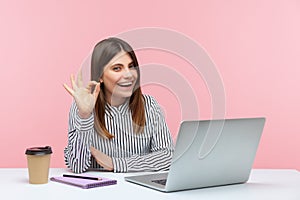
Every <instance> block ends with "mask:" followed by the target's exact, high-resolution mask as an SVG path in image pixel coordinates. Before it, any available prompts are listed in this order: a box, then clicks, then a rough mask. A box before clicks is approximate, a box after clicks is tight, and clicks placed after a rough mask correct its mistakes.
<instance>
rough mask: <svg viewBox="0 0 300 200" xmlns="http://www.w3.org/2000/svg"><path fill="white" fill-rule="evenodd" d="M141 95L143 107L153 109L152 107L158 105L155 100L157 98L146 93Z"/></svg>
mask: <svg viewBox="0 0 300 200" xmlns="http://www.w3.org/2000/svg"><path fill="white" fill-rule="evenodd" d="M143 97H144V101H145V107H146V109H147V108H148V109H151V108H152V109H153V108H155V109H156V108H158V107H159V104H158V102H157V100H156V99H155V98H154V97H153V96H151V95H148V94H143Z"/></svg>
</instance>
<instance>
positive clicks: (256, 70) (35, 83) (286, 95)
mask: <svg viewBox="0 0 300 200" xmlns="http://www.w3.org/2000/svg"><path fill="white" fill-rule="evenodd" d="M299 10H300V3H299V1H296V0H278V1H276V0H275V1H274V0H248V1H239V0H230V1H217V0H213V1H196V0H195V1H189V2H188V3H187V2H186V1H185V3H177V2H176V1H155V0H154V1H146V2H143V3H141V1H138V0H136V1H130V0H129V1H119V2H116V1H111V2H108V1H102V2H101V1H98V0H95V1H85V3H82V1H71V0H69V1H42V2H41V1H35V0H28V1H16V0H4V1H3V0H2V1H1V2H0V24H1V26H2V27H1V32H0V44H1V45H0V55H1V59H0V66H1V73H0V80H1V84H0V91H1V104H0V110H1V114H0V118H1V134H0V141H1V145H0V158H1V162H0V167H26V160H25V155H24V152H25V149H26V147H29V146H35V145H51V146H52V147H53V150H54V154H53V156H52V164H51V166H52V167H64V161H63V148H64V146H65V145H66V139H67V120H68V109H69V105H70V103H71V100H72V99H71V97H70V96H69V95H68V94H67V93H66V92H65V91H64V89H63V87H62V84H63V83H65V82H68V81H69V75H70V74H71V73H76V72H77V69H78V68H79V66H80V65H81V63H82V62H83V60H84V59H85V58H86V56H87V54H88V53H89V52H90V50H91V49H92V47H93V46H94V44H95V43H96V42H97V41H99V40H100V39H103V38H105V37H108V36H112V35H116V34H119V33H120V32H124V31H128V30H131V29H134V28H139V27H161V28H167V29H172V30H175V31H178V32H180V33H182V34H184V35H186V36H188V37H190V38H192V39H193V40H195V41H196V42H197V43H198V44H201V45H202V46H203V47H204V48H205V49H206V51H207V52H208V53H209V55H210V57H211V58H212V59H213V61H214V63H215V64H216V66H217V69H218V71H219V73H220V75H221V77H222V79H223V83H224V88H225V91H226V117H230V118H233V117H252V116H265V117H266V118H267V123H266V126H265V130H264V134H263V137H262V141H261V145H260V147H259V149H258V154H257V157H256V160H255V167H256V168H296V169H298V170H300V159H299V144H300V128H299V126H298V124H299V113H300V103H299V102H300V93H299V91H300V84H299V78H298V74H299V73H300V60H299V55H298V54H299V52H300V39H299V35H300V29H299V19H300V12H299ZM139 55H140V61H141V63H142V64H147V63H149V62H155V63H160V64H163V65H168V66H174V67H175V66H177V67H178V66H181V65H182V66H184V65H185V63H184V61H182V59H180V58H178V57H176V56H174V55H171V54H168V53H163V52H158V51H151V50H149V51H142V52H139ZM181 73H186V75H187V76H192V75H193V71H183V72H181ZM191 83H192V84H194V85H193V88H197V86H196V85H195V84H198V83H197V82H196V81H193V80H191ZM201 88H202V86H201V87H200V89H198V91H196V92H197V95H198V97H199V99H200V100H199V104H200V107H201V108H202V110H203V111H202V115H201V116H202V117H203V118H206V117H209V116H210V113H209V109H208V108H209V101H210V99H209V98H210V97H209V93H208V92H207V91H205V87H203V90H202V89H201ZM144 91H145V92H146V93H150V94H152V95H154V96H156V97H157V99H158V100H159V102H160V103H161V104H162V107H163V109H164V111H165V112H166V117H167V121H168V124H169V126H170V129H171V131H172V134H173V135H174V136H176V131H177V128H178V122H179V121H180V117H178V114H180V111H179V110H178V109H177V108H178V102H176V98H175V97H174V95H173V94H172V93H168V92H166V88H162V87H159V86H157V85H152V86H151V85H150V86H145V87H144ZM166 95H167V97H168V100H166V99H167V98H166ZM170 100H172V101H170ZM170 102H173V103H171V104H170ZM168 103H169V104H168ZM174 108H176V109H177V110H176V109H174ZM174 113H175V114H174ZM176 114H177V115H176Z"/></svg>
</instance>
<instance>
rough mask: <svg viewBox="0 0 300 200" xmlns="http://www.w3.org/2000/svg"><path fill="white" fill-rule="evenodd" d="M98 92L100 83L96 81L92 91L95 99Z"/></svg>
mask: <svg viewBox="0 0 300 200" xmlns="http://www.w3.org/2000/svg"><path fill="white" fill-rule="evenodd" d="M99 93H100V83H97V84H96V86H95V89H94V92H93V95H94V98H95V99H97V98H98V95H99Z"/></svg>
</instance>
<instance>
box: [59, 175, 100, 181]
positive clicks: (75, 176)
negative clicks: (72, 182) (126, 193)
mask: <svg viewBox="0 0 300 200" xmlns="http://www.w3.org/2000/svg"><path fill="white" fill-rule="evenodd" d="M63 177H69V178H82V179H89V180H96V181H99V180H101V179H102V178H97V177H90V176H78V175H71V174H63Z"/></svg>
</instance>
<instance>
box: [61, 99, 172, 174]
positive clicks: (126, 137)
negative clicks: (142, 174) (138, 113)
mask: <svg viewBox="0 0 300 200" xmlns="http://www.w3.org/2000/svg"><path fill="white" fill-rule="evenodd" d="M144 99H145V115H146V125H145V127H144V131H143V132H142V133H138V134H136V133H134V132H133V126H132V115H131V111H130V109H129V102H128V101H127V102H125V103H124V104H122V105H120V106H119V107H113V106H110V105H108V104H107V105H106V109H105V123H106V128H107V130H108V131H109V132H110V133H111V134H112V135H113V136H114V137H113V138H112V139H110V140H109V139H106V138H103V137H102V136H100V135H99V134H98V133H97V132H96V130H95V129H94V115H92V116H91V117H90V118H88V119H81V118H80V117H79V115H78V109H77V106H76V103H73V104H72V106H71V109H70V114H69V115H70V116H69V133H68V145H67V147H66V148H65V150H64V154H65V162H66V165H67V166H68V167H69V168H70V169H71V170H72V171H73V172H75V173H82V172H84V171H86V170H88V169H102V167H101V166H100V165H99V164H98V163H97V162H96V161H95V159H94V157H93V156H91V152H90V146H93V147H95V148H96V149H98V150H100V151H102V152H103V153H105V154H107V155H108V156H110V157H111V158H112V161H113V166H114V172H133V171H158V170H166V169H168V168H169V166H170V163H171V158H172V155H173V151H174V145H173V141H172V138H171V135H170V132H169V129H168V127H167V125H166V122H165V118H164V116H163V114H162V112H161V109H160V107H159V104H158V103H157V101H156V100H155V99H154V98H153V97H151V96H149V95H144Z"/></svg>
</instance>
